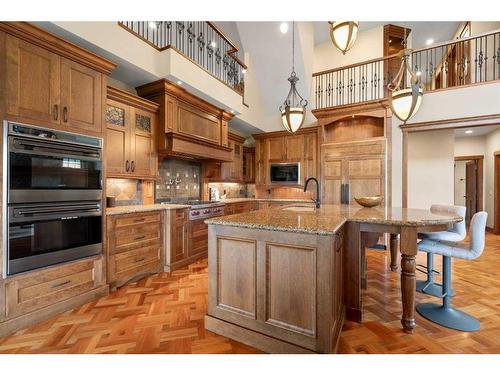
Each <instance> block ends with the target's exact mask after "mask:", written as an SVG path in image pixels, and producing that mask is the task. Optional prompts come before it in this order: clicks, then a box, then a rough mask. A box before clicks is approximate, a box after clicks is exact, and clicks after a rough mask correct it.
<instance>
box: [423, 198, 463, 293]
mask: <svg viewBox="0 0 500 375" xmlns="http://www.w3.org/2000/svg"><path fill="white" fill-rule="evenodd" d="M431 212H432V213H434V214H445V215H447V214H448V215H456V216H461V217H463V218H464V220H462V221H461V222H459V223H455V224H454V225H453V227H452V228H451V229H449V230H447V231H443V232H424V233H419V234H418V238H420V239H429V240H437V241H450V242H460V241H463V240H464V238H465V236H466V234H467V230H466V227H465V212H466V208H465V207H464V206H446V205H440V204H433V205H432V206H431ZM434 272H435V271H434V256H433V254H432V253H430V252H428V253H427V271H426V274H427V280H425V281H422V280H418V281H417V292H421V293H425V294H429V295H431V296H434V297H441V296H442V294H443V287H442V285H441V284H437V283H435V282H434V275H433V274H434ZM454 294H455V292H454V291H453V290H450V297H451V296H453V295H454Z"/></svg>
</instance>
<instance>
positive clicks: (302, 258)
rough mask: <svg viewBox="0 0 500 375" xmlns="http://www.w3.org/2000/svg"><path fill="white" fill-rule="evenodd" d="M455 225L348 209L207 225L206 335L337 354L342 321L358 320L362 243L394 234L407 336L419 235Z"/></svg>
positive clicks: (274, 213) (308, 209)
mask: <svg viewBox="0 0 500 375" xmlns="http://www.w3.org/2000/svg"><path fill="white" fill-rule="evenodd" d="M460 220H462V218H460V217H452V216H442V215H435V214H432V213H431V212H430V211H428V210H418V209H402V208H361V207H359V206H357V207H354V206H346V205H343V206H341V205H325V206H322V207H321V208H319V209H316V208H314V207H312V206H308V205H291V206H288V207H284V208H278V209H268V210H259V211H255V212H250V213H242V214H237V215H230V216H222V217H218V218H212V219H209V220H207V224H209V256H208V261H209V296H208V314H207V315H206V317H205V324H206V328H207V329H208V330H211V331H214V332H216V333H218V334H221V335H224V336H227V337H230V338H232V339H234V340H237V341H241V342H243V343H246V344H249V345H252V346H254V347H257V348H259V349H261V350H264V351H266V352H272V353H300V352H318V353H331V352H335V351H336V348H337V344H338V338H339V333H340V330H341V328H342V325H343V321H344V318H345V317H346V318H347V319H350V320H356V321H361V320H362V300H361V292H360V288H361V273H362V271H361V268H362V251H361V247H362V246H364V245H366V244H367V242H366V241H365V238H373V237H374V235H373V234H377V233H391V234H393V235H400V236H401V268H402V270H401V292H402V302H403V313H402V319H401V323H402V325H403V329H404V330H405V331H406V332H412V331H413V329H414V328H415V317H414V314H415V255H416V253H417V247H416V245H417V233H418V232H423V231H438V230H445V229H447V228H448V227H449V226H451V225H453V223H455V222H457V221H460ZM375 237H376V235H375ZM362 244H363V245H362Z"/></svg>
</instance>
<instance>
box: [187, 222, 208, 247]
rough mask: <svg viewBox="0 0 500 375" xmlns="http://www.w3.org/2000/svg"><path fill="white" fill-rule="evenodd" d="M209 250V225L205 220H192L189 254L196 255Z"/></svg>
mask: <svg viewBox="0 0 500 375" xmlns="http://www.w3.org/2000/svg"><path fill="white" fill-rule="evenodd" d="M206 251H208V225H207V224H205V223H204V220H203V219H202V220H194V221H192V222H191V236H190V246H189V254H190V255H195V254H199V253H202V252H206Z"/></svg>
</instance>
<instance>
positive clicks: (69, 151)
mask: <svg viewBox="0 0 500 375" xmlns="http://www.w3.org/2000/svg"><path fill="white" fill-rule="evenodd" d="M29 147H31V148H33V149H35V148H36V150H30V149H28V148H29ZM11 148H12V149H13V150H15V152H22V153H25V154H32V155H33V154H34V155H38V154H43V155H49V156H58V157H60V156H61V155H62V156H65V157H71V156H74V157H76V158H89V159H91V160H101V150H100V149H99V148H93V147H85V146H79V145H70V146H68V145H66V144H61V143H57V142H44V141H38V140H31V139H19V138H14V139H13V140H12V144H11Z"/></svg>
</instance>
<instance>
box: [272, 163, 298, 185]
mask: <svg viewBox="0 0 500 375" xmlns="http://www.w3.org/2000/svg"><path fill="white" fill-rule="evenodd" d="M269 170H270V177H271V183H272V184H290V185H297V184H299V181H300V163H272V164H270V166H269Z"/></svg>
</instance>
